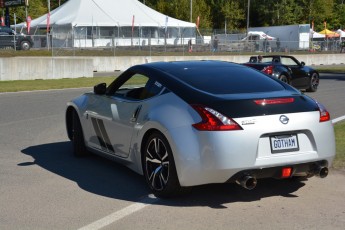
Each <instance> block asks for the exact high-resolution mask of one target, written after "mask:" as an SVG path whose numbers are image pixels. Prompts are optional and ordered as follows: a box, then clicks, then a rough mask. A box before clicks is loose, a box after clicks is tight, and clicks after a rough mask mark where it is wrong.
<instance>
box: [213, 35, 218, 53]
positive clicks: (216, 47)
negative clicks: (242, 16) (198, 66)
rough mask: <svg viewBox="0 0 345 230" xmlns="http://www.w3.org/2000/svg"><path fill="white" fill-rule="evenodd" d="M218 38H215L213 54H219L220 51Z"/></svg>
mask: <svg viewBox="0 0 345 230" xmlns="http://www.w3.org/2000/svg"><path fill="white" fill-rule="evenodd" d="M218 42H219V40H218V37H217V36H215V37H214V39H213V52H217V51H218Z"/></svg>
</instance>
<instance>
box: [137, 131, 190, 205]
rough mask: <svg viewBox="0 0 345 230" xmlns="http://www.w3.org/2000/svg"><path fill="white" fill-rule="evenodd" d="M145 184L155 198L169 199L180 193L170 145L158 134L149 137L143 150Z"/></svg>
mask: <svg viewBox="0 0 345 230" xmlns="http://www.w3.org/2000/svg"><path fill="white" fill-rule="evenodd" d="M143 151H144V152H143V155H142V156H143V159H142V160H143V170H144V176H145V179H146V182H147V183H148V185H149V187H150V189H151V191H152V192H153V194H154V195H155V196H157V197H163V198H164V197H171V196H175V195H178V194H179V193H181V192H182V190H183V189H182V188H181V186H180V183H179V181H178V178H177V173H176V167H175V163H174V158H173V155H172V151H171V148H170V145H169V143H168V141H167V140H166V138H165V137H164V136H163V135H162V134H161V133H159V132H155V133H153V134H151V135H150V136H149V138H148V139H147V141H146V144H145V147H144V149H143Z"/></svg>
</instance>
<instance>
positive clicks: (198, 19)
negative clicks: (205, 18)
mask: <svg viewBox="0 0 345 230" xmlns="http://www.w3.org/2000/svg"><path fill="white" fill-rule="evenodd" d="M199 23H200V16H198V17H197V19H196V28H197V29H199Z"/></svg>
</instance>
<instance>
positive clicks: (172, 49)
mask: <svg viewBox="0 0 345 230" xmlns="http://www.w3.org/2000/svg"><path fill="white" fill-rule="evenodd" d="M20 36H22V35H15V36H12V35H11V36H5V35H0V48H1V50H0V53H1V52H4V50H11V49H12V50H17V49H21V47H20V44H18V38H20ZM29 37H30V38H31V40H32V41H33V46H32V47H31V49H32V50H48V51H49V52H51V54H52V56H77V55H78V56H81V55H87V54H88V52H90V51H97V55H107V56H116V55H126V54H127V55H145V56H151V55H186V54H189V55H190V54H191V53H192V54H197V53H203V54H205V53H206V54H211V55H214V54H217V53H221V54H250V53H277V52H283V53H291V52H300V51H304V52H328V53H339V52H341V51H342V47H341V44H342V43H341V39H339V38H337V39H319V40H313V41H311V40H310V41H305V42H301V41H289V40H283V39H281V40H280V41H279V43H278V42H277V41H275V40H271V41H267V40H241V39H240V37H239V36H238V39H236V35H235V34H233V35H224V34H218V35H209V36H195V37H179V38H165V37H163V38H162V37H159V38H150V37H133V38H119V37H117V36H102V37H92V36H91V37H90V36H88V37H81V36H79V37H73V36H64V37H61V36H57V35H55V34H51V35H35V36H29ZM16 44H17V45H16ZM344 51H345V49H344Z"/></svg>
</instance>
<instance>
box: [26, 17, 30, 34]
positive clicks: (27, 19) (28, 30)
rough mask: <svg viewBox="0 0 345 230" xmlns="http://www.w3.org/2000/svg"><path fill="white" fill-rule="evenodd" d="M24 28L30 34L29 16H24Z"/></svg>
mask: <svg viewBox="0 0 345 230" xmlns="http://www.w3.org/2000/svg"><path fill="white" fill-rule="evenodd" d="M26 26H27V27H26V30H27V32H28V34H30V27H31V17H30V16H28V17H27V18H26Z"/></svg>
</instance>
